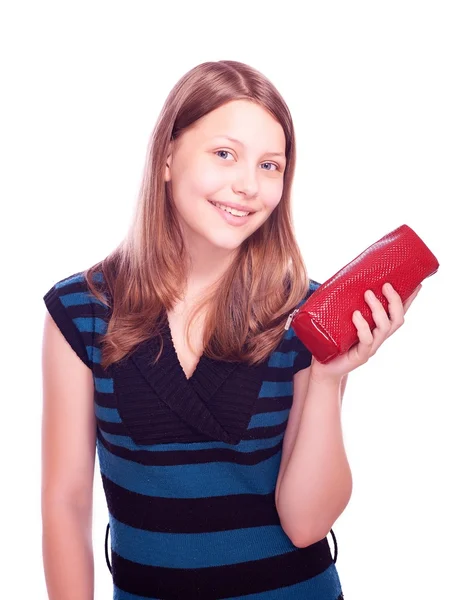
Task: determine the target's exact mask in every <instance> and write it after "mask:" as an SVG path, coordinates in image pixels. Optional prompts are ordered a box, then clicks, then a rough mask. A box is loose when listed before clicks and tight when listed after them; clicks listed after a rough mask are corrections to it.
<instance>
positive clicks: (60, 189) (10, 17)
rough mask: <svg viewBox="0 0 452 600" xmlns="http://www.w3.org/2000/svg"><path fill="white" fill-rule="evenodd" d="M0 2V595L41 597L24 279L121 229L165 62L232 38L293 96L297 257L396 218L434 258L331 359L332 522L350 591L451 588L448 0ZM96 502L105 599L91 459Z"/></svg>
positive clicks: (68, 265)
mask: <svg viewBox="0 0 452 600" xmlns="http://www.w3.org/2000/svg"><path fill="white" fill-rule="evenodd" d="M0 23H1V25H0V45H1V46H0V55H1V57H2V59H1V60H2V77H1V81H2V87H3V91H2V92H1V104H2V107H1V113H0V115H1V116H0V118H1V124H0V125H1V135H0V138H1V139H0V152H1V155H0V158H1V170H2V176H1V190H0V193H1V202H2V205H1V206H2V209H1V210H2V215H3V216H2V219H1V234H2V235H1V244H2V252H1V260H2V265H1V269H2V286H1V292H2V293H1V302H2V344H1V352H2V358H1V364H2V367H3V369H2V371H3V375H2V393H1V397H2V401H1V407H2V417H3V418H2V427H1V436H0V439H1V444H2V447H1V460H2V480H3V481H2V494H1V500H0V502H1V505H2V509H1V513H2V522H3V523H2V547H3V549H4V550H5V551H6V557H5V555H4V558H3V559H2V583H1V585H2V590H3V592H2V597H3V596H4V597H5V598H6V597H8V598H14V599H15V598H33V599H35V600H38V599H45V598H47V594H46V589H45V582H44V573H43V565H42V557H41V521H40V475H41V473H40V468H41V462H40V434H41V430H40V428H41V411H42V391H41V363H40V361H41V343H42V339H41V336H42V325H43V319H44V311H45V306H44V303H43V300H42V296H43V295H44V293H45V292H46V291H47V290H48V289H49V288H50V287H51V285H53V283H55V282H56V281H58V280H59V279H62V278H63V277H66V276H68V275H70V274H72V273H74V272H77V271H79V270H81V269H83V268H86V267H87V266H90V265H91V264H93V263H94V262H97V261H98V260H100V259H101V258H103V257H104V256H105V255H106V254H107V253H109V252H110V251H111V250H112V249H113V248H114V247H115V246H116V244H117V243H118V241H119V240H120V239H121V238H122V237H123V235H124V234H125V231H126V225H127V223H128V221H129V217H130V214H131V210H132V206H133V203H134V201H135V198H136V195H137V192H138V187H139V182H140V179H141V174H142V169H143V166H144V157H145V149H146V145H147V142H148V138H149V135H150V132H151V129H152V127H153V125H154V122H155V119H156V118H157V115H158V113H159V111H160V109H161V107H162V104H163V102H164V100H165V98H166V96H167V94H168V93H169V91H170V89H171V88H172V86H173V85H174V84H175V83H176V81H177V80H178V79H179V77H181V76H182V75H183V74H184V73H185V72H186V71H188V70H189V69H191V68H192V67H194V66H195V65H196V64H198V63H201V62H204V61H207V60H221V59H233V60H239V61H241V62H245V63H249V64H250V65H252V66H254V67H256V68H257V69H259V70H261V71H262V72H263V73H264V74H265V75H267V76H268V77H269V78H270V79H271V80H272V81H273V83H274V84H275V85H276V86H277V87H278V89H279V90H280V92H281V93H282V95H283V96H284V98H285V99H286V101H287V103H288V105H289V107H290V109H291V112H292V115H293V118H294V122H295V127H296V133H297V148H298V160H297V171H296V179H295V188H294V195H293V202H294V212H295V217H296V227H297V238H298V240H299V245H300V248H301V250H302V253H303V255H304V257H305V260H306V262H307V265H308V270H309V273H310V276H311V277H312V278H314V279H316V280H317V281H320V282H322V281H325V280H326V279H327V278H329V277H330V276H331V275H333V274H334V273H335V272H336V271H337V270H338V269H339V268H341V267H342V266H343V265H344V264H346V263H347V262H349V261H350V260H352V259H353V258H354V257H355V256H356V255H358V254H359V253H360V252H361V251H362V250H364V249H365V248H366V247H368V246H369V245H370V244H372V243H373V242H374V241H376V240H377V239H379V238H380V237H382V236H383V235H384V234H386V233H388V232H389V231H391V230H393V229H395V228H396V227H398V226H399V225H401V224H403V223H406V224H408V225H410V227H412V228H413V229H414V230H415V231H416V232H417V233H418V234H419V235H420V236H421V238H422V239H423V240H424V241H425V242H426V243H427V245H428V246H429V247H430V248H431V250H432V251H433V252H434V254H435V255H436V256H437V258H438V260H439V262H440V269H439V271H438V272H437V274H435V275H434V276H432V277H431V278H429V279H426V280H425V281H424V285H423V289H422V290H421V292H420V294H419V296H418V298H417V299H416V300H415V302H414V303H413V305H412V306H411V308H410V310H409V312H408V313H407V316H406V322H405V324H404V325H403V327H402V328H401V329H400V330H398V331H397V332H396V333H395V334H394V336H392V337H391V338H389V339H388V340H387V341H386V342H385V343H384V345H383V346H382V347H381V348H380V349H379V351H378V352H377V354H376V355H375V356H374V357H373V358H372V359H371V360H370V361H369V362H368V363H367V364H366V365H364V366H362V367H360V368H359V369H357V370H356V371H354V372H353V373H352V374H351V375H350V377H349V383H348V388H347V391H346V394H345V398H344V405H343V429H344V439H345V444H346V449H347V455H348V458H349V462H350V465H351V468H352V472H353V479H354V489H353V495H352V498H351V501H350V503H349V505H348V506H347V508H346V510H345V512H344V513H343V514H342V515H341V516H340V518H339V519H338V521H337V522H336V524H335V526H334V531H335V533H336V536H337V539H338V543H339V557H338V562H337V568H338V571H339V574H340V577H341V580H342V585H343V590H344V595H345V598H346V600H376V599H381V598H385V600H403V599H407V600H408V599H409V600H413V599H421V598H422V599H424V598H428V599H429V600H430V599H434V598H435V599H436V598H452V589H451V580H450V569H451V558H452V557H451V550H450V548H451V544H450V540H451V534H452V526H451V518H450V510H451V507H452V497H451V492H450V483H451V482H450V473H451V459H452V453H451V445H452V444H451V433H450V423H451V410H450V404H451V401H452V394H451V374H450V371H451V361H450V359H451V353H452V352H451V327H450V322H451V313H450V298H451V292H452V289H451V284H450V278H451V237H452V232H451V221H450V217H447V216H446V214H449V215H450V212H447V211H450V205H451V200H452V183H451V165H452V161H451V159H452V142H451V140H452V117H451V114H452V91H451V85H452V82H451V73H452V68H451V67H452V65H451V62H452V61H451V57H452V43H451V37H452V36H451V31H452V18H451V5H450V3H449V2H439V1H435V0H428V1H423V2H419V1H413V0H411V1H409V2H408V1H406V2H405V1H401V0H390V1H388V0H383V1H382V0H380V1H379V2H367V1H355V2H352V1H350V0H346V1H342V2H333V1H331V2H322V1H317V2H306V1H303V2H294V1H293V0H291V1H290V2H289V1H287V0H279V1H278V2H264V1H261V2H254V1H253V2H251V1H249V0H248V1H244V0H242V1H240V2H235V1H231V0H229V1H228V2H223V3H221V2H200V1H196V0H195V1H191V2H180V3H178V2H171V3H164V2H162V3H156V2H138V1H129V2H111V1H110V2H108V3H107V2H105V3H104V2H96V1H90V2H81V1H78V2H54V3H51V2H43V1H41V2H28V3H27V2H17V1H16V2H10V3H6V2H5V3H3V5H2V7H1V14H0ZM94 503H95V504H94V510H95V513H94V525H93V543H94V552H95V561H96V600H103V599H107V598H111V593H112V585H111V576H110V572H109V571H108V569H107V566H106V563H105V559H104V533H105V526H106V523H107V509H106V504H105V500H104V496H103V490H102V488H101V483H100V477H99V473H98V463H97V460H96V480H95V497H94ZM6 590H11V591H10V592H9V593H5V592H6ZM12 590H14V591H12Z"/></svg>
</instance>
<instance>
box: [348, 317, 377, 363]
mask: <svg viewBox="0 0 452 600" xmlns="http://www.w3.org/2000/svg"><path fill="white" fill-rule="evenodd" d="M352 320H353V324H354V325H355V327H356V330H357V334H358V339H359V342H358V343H357V344H355V346H354V351H355V355H356V356H357V358H358V360H359V361H360V362H365V361H366V360H367V359H368V358H369V356H370V354H371V353H372V346H373V343H374V336H373V335H372V331H371V330H370V327H369V324H368V323H367V321H366V319H365V318H364V317H363V315H362V314H361V312H360V311H359V310H355V312H354V313H353V315H352Z"/></svg>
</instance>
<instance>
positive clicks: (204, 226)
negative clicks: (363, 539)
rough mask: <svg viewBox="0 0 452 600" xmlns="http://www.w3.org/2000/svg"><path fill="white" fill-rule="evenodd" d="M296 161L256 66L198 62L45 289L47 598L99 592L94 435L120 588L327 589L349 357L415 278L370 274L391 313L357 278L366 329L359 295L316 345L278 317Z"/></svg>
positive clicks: (195, 592) (393, 310)
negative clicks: (123, 197)
mask: <svg viewBox="0 0 452 600" xmlns="http://www.w3.org/2000/svg"><path fill="white" fill-rule="evenodd" d="M294 171H295V135H294V127H293V123H292V118H291V115H290V112H289V109H288V107H287V106H286V104H285V102H284V100H283V98H282V97H281V95H280V94H279V93H278V91H277V90H276V89H275V87H274V86H273V85H272V83H271V82H270V81H269V80H268V79H267V78H266V77H265V76H264V75H262V74H261V73H260V72H258V71H257V70H255V69H253V68H251V67H250V66H248V65H245V64H242V63H239V62H234V61H218V62H207V63H204V64H200V65H198V66H196V67H195V68H193V69H192V70H190V71H189V72H188V73H187V74H185V75H184V76H183V77H182V78H181V79H180V81H178V82H177V84H176V85H175V87H174V88H173V90H172V91H171V92H170V94H169V96H168V98H167V100H166V102H165V104H164V106H163V108H162V111H161V114H160V116H159V118H158V120H157V123H156V125H155V129H154V131H153V134H152V138H151V140H150V143H149V148H148V156H147V162H146V165H145V170H144V175H143V181H142V186H141V190H140V194H139V198H138V201H137V204H136V211H135V214H134V218H133V219H132V221H131V224H130V227H129V230H128V233H127V235H126V237H125V238H124V240H122V241H121V243H120V244H119V245H118V247H117V248H116V249H115V250H114V251H113V252H112V253H111V254H110V255H109V256H107V257H106V258H105V259H104V260H102V261H101V262H99V263H97V264H96V265H93V266H91V267H90V268H88V269H86V270H84V271H80V272H78V273H74V274H72V275H68V276H67V277H65V278H64V279H62V280H60V281H58V282H57V283H55V285H53V286H52V288H51V289H49V290H48V292H47V293H46V294H45V296H44V300H45V303H46V306H47V308H48V312H46V319H45V326H44V339H43V386H44V388H43V389H44V400H43V402H44V406H43V427H42V458H43V462H42V466H43V469H42V519H43V559H44V568H45V577H46V584H47V589H48V594H49V598H50V600H66V599H67V600H69V599H71V600H75V599H80V600H88V599H92V598H93V597H94V564H93V548H92V537H91V533H92V529H91V523H92V494H93V469H94V464H95V455H96V451H97V456H98V460H99V467H100V473H101V477H102V484H103V488H104V491H105V498H106V503H107V507H108V524H107V531H106V534H107V538H106V542H105V543H106V546H105V550H106V560H107V564H108V567H109V568H110V570H111V573H112V584H113V597H114V598H115V599H116V600H141V599H144V598H153V599H164V600H171V599H179V598H180V599H200V600H217V599H219V598H228V599H229V600H232V599H236V598H247V599H248V600H274V599H281V600H295V599H297V600H337V599H339V598H343V595H342V588H341V583H340V579H339V575H338V572H337V569H336V553H337V546H336V540H335V538H334V534H333V533H332V526H333V524H334V523H335V521H336V520H337V518H338V517H339V516H340V515H341V513H342V512H343V511H344V509H345V507H346V506H347V504H348V502H349V500H350V496H351V491H352V475H351V472H350V468H349V464H348V461H347V457H346V453H345V450H344V443H343V438H342V431H341V405H342V398H343V394H344V389H345V386H346V381H347V376H348V373H350V372H351V371H353V370H354V369H356V368H357V367H359V366H360V365H363V364H364V363H366V362H367V361H368V360H369V358H370V357H372V356H373V355H374V354H375V352H376V351H377V349H378V348H379V347H380V346H381V345H382V343H383V342H384V341H385V340H386V339H387V338H388V337H389V336H390V335H392V334H393V333H394V332H395V331H396V330H397V329H398V328H399V327H400V326H401V325H402V323H403V321H404V314H405V313H406V311H407V310H408V308H409V306H410V304H411V302H412V301H413V299H414V297H415V296H416V294H417V292H418V291H419V289H420V287H421V286H419V287H418V288H417V289H416V291H415V292H414V293H413V294H412V295H411V296H410V298H409V299H408V300H407V301H406V302H405V303H404V304H403V303H402V301H401V298H400V296H399V295H398V293H397V291H396V290H394V289H393V288H392V287H391V286H390V285H385V286H383V289H382V292H383V293H384V295H385V296H386V297H387V299H388V302H389V314H387V313H386V311H385V310H384V308H383V306H382V304H381V303H380V301H379V300H378V299H377V298H376V297H375V296H373V295H372V293H369V292H367V293H366V294H365V299H366V301H367V302H368V304H369V305H370V307H371V309H372V314H373V318H374V321H375V323H376V325H377V326H376V328H375V329H373V331H371V330H370V328H369V326H368V325H367V322H366V321H365V320H364V318H363V317H362V315H361V314H360V313H359V312H358V311H356V312H355V313H354V314H353V323H354V325H355V327H356V330H357V333H358V338H359V342H358V343H357V344H356V345H355V346H353V347H352V348H351V349H350V350H349V351H348V352H347V353H346V354H344V355H342V356H340V357H338V358H336V359H335V360H333V361H332V362H330V363H328V364H326V365H322V364H320V363H318V362H317V361H316V360H315V358H314V357H312V355H311V354H310V352H309V351H308V350H307V349H306V348H305V347H304V345H303V344H302V342H301V341H300V340H299V339H298V338H297V336H296V335H295V334H294V331H293V328H292V327H289V329H287V330H286V329H285V324H286V322H287V318H288V315H289V314H290V313H291V311H292V310H293V309H294V308H295V307H297V306H300V305H301V304H302V303H303V302H304V301H305V300H306V298H308V297H309V295H310V294H312V293H313V291H314V290H315V289H317V287H319V285H320V283H318V282H317V281H315V280H314V279H310V278H309V277H308V273H307V269H306V267H305V264H304V261H303V258H302V256H301V254H300V251H299V249H298V246H297V243H296V239H295V235H294V228H293V222H292V214H291V190H292V182H293V177H294ZM109 532H110V543H108V533H109ZM330 532H331V533H332V535H333V538H334V540H333V541H334V543H335V553H334V554H335V555H334V557H333V556H332V553H331V550H330V545H329V541H328V539H327V537H326V536H327V535H328V534H329V533H330ZM109 554H110V556H111V564H110V559H109Z"/></svg>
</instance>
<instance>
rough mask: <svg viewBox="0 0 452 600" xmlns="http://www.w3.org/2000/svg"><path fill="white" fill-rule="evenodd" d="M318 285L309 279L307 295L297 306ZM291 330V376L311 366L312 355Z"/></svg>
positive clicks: (305, 298)
mask: <svg viewBox="0 0 452 600" xmlns="http://www.w3.org/2000/svg"><path fill="white" fill-rule="evenodd" d="M320 285H321V284H320V283H319V282H318V281H315V280H314V279H310V280H309V290H308V293H307V294H306V296H305V297H304V298H303V300H302V301H301V302H300V304H298V306H302V305H303V304H304V303H305V302H306V300H307V299H308V298H309V296H311V295H312V294H313V293H314V292H315V290H316V289H317V288H318V287H320ZM291 330H292V334H293V337H292V342H293V343H292V348H293V350H294V351H295V353H296V354H295V359H294V362H293V375H295V373H297V372H298V371H301V370H302V369H306V368H307V367H310V366H311V362H312V354H311V352H310V351H309V350H308V349H307V348H306V346H305V345H304V344H303V342H302V341H301V340H300V339H299V338H298V336H297V335H296V333H295V331H294V330H293V328H291Z"/></svg>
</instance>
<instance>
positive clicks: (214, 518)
mask: <svg viewBox="0 0 452 600" xmlns="http://www.w3.org/2000/svg"><path fill="white" fill-rule="evenodd" d="M98 278H99V279H100V280H101V281H102V276H101V274H99V273H98ZM319 285H320V284H319V283H317V282H316V281H314V280H310V289H309V295H310V294H311V293H312V292H313V291H314V290H315V289H317V287H318V286H319ZM44 301H45V304H46V306H47V309H48V311H49V313H50V314H51V316H52V317H53V319H54V321H55V322H56V324H57V325H58V327H59V328H60V330H61V332H62V333H63V335H64V337H65V338H66V340H67V341H68V343H69V344H70V345H71V347H72V348H73V350H74V351H75V352H76V353H77V355H78V356H79V358H80V359H81V360H82V361H83V362H84V363H85V364H86V365H87V366H88V367H89V368H90V369H91V370H92V373H93V384H94V411H95V415H96V420H97V433H96V448H97V456H98V462H99V468H100V473H101V478H102V483H103V488H104V491H105V498H106V503H107V507H108V524H107V532H106V533H107V536H108V533H110V554H111V562H110V560H109V557H108V550H107V540H108V537H107V538H106V541H105V551H106V560H107V564H108V566H109V568H110V570H111V572H112V578H113V590H114V591H113V598H114V600H141V599H143V600H144V599H147V600H148V599H161V600H172V599H184V600H187V599H188V600H191V599H193V600H194V599H199V600H218V599H220V598H222V599H228V600H233V599H234V600H235V599H238V598H246V599H247V600H279V599H281V600H338V599H339V598H342V590H341V584H340V580H339V576H338V573H337V570H336V561H335V557H334V558H333V556H332V552H331V549H330V545H329V541H328V539H327V538H324V539H323V540H321V541H319V542H317V543H315V544H313V545H311V546H309V547H307V548H298V547H296V546H294V545H293V544H292V542H291V540H290V539H289V538H288V536H287V535H286V534H285V532H284V530H283V529H282V527H281V524H280V520H279V517H278V513H277V510H276V506H275V486H276V481H277V477H278V469H279V465H280V461H281V450H282V442H283V436H284V432H285V429H286V424H287V419H288V417H289V411H290V407H291V404H292V400H293V380H292V377H293V375H294V373H295V372H296V371H298V370H300V369H303V368H306V367H308V366H309V365H310V364H311V354H310V352H309V351H308V350H307V349H306V348H305V347H304V345H303V344H302V342H301V341H300V340H299V339H298V338H297V336H296V335H295V333H294V330H293V329H292V327H291V328H290V329H289V330H288V331H287V333H286V334H285V335H284V338H283V339H282V341H281V343H280V345H279V346H278V348H277V349H276V350H275V351H274V352H273V353H272V354H271V355H270V356H269V358H268V360H267V361H266V362H265V363H263V364H261V365H258V366H248V365H245V364H243V363H238V362H235V363H231V362H223V361H214V360H212V359H210V358H208V357H207V356H205V355H202V356H201V359H200V361H199V362H198V365H197V367H196V369H195V371H194V373H193V375H192V376H191V377H190V378H189V379H187V377H186V375H185V373H184V371H183V369H182V366H181V364H180V362H179V359H178V357H177V354H176V350H175V347H174V344H173V342H172V338H171V333H170V328H169V325H168V320H167V315H166V312H164V314H163V315H162V326H163V342H164V346H163V352H162V355H161V357H160V359H159V361H158V362H157V363H156V364H155V365H152V364H151V359H152V358H153V357H154V355H155V353H157V352H158V350H159V347H160V339H159V338H158V336H156V337H153V338H150V339H149V340H146V341H145V342H143V343H141V344H139V345H138V346H137V347H136V349H135V350H134V351H133V352H132V353H130V354H129V355H128V356H127V357H126V358H125V359H123V360H121V361H119V362H118V363H115V364H113V365H110V367H108V369H107V370H104V369H103V368H102V367H101V365H100V358H101V353H100V352H101V351H100V340H101V336H102V334H103V333H104V332H105V331H106V329H107V323H108V314H109V313H108V310H109V309H108V307H107V306H106V305H105V304H103V303H101V302H99V301H98V300H97V299H96V298H94V296H92V294H90V293H89V291H88V288H87V285H86V281H85V279H84V276H83V274H82V273H81V272H79V273H76V274H74V275H71V276H70V277H67V278H65V279H63V280H61V281H59V282H57V283H56V284H55V285H53V286H52V288H51V289H49V291H48V292H47V293H46V294H45V295H44ZM332 537H333V541H334V544H335V550H337V547H336V540H335V539H334V533H333V532H332Z"/></svg>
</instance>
